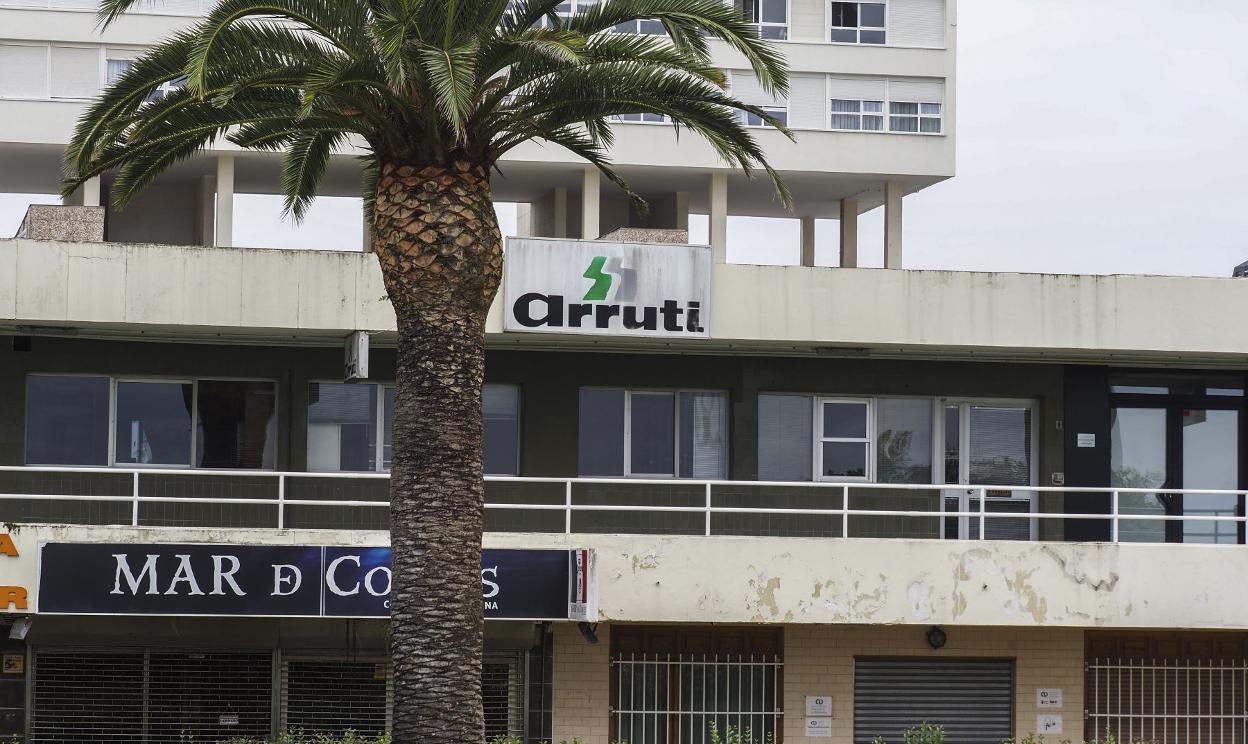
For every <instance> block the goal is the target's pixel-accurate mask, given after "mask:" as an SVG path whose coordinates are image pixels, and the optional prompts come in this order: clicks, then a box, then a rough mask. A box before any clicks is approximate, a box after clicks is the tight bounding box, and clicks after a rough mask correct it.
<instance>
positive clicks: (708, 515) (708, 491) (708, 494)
mask: <svg viewBox="0 0 1248 744" xmlns="http://www.w3.org/2000/svg"><path fill="white" fill-rule="evenodd" d="M706 536H707V537H710V536H711V482H710V481H707V482H706Z"/></svg>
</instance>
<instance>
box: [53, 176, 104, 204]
mask: <svg viewBox="0 0 1248 744" xmlns="http://www.w3.org/2000/svg"><path fill="white" fill-rule="evenodd" d="M61 204H63V205H65V206H67V207H98V206H100V177H99V176H95V177H93V178H88V179H87V180H86V181H83V182H82V185H81V186H79V187H78V188H76V189H74V193H72V194H70V195H69V196H63V197H61Z"/></svg>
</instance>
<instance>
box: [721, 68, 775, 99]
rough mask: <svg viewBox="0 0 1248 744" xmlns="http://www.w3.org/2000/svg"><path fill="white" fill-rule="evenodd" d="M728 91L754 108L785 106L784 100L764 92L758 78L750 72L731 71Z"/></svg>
mask: <svg viewBox="0 0 1248 744" xmlns="http://www.w3.org/2000/svg"><path fill="white" fill-rule="evenodd" d="M728 90H729V92H730V93H731V94H732V95H733V97H735V98H738V99H740V100H742V101H745V102H746V103H748V104H751V105H754V106H784V105H785V104H786V102H785V100H784V99H783V98H781V99H777V98H775V97H774V96H772V95H771V94H770V93H768V92H766V91H765V90H763V86H762V85H761V84H760V83H759V82H758V78H757V77H756V76H755V75H754V73H753V72H750V71H749V70H730V71H729V72H728Z"/></svg>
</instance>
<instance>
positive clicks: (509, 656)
mask: <svg viewBox="0 0 1248 744" xmlns="http://www.w3.org/2000/svg"><path fill="white" fill-rule="evenodd" d="M525 657H526V654H525V652H523V651H513V652H486V654H485V659H484V661H483V663H482V664H481V702H482V706H483V707H484V708H485V740H486V741H493V740H494V739H496V738H498V737H515V738H520V739H523V738H525V730H524V723H525V721H524V709H525V704H524V691H525V684H524V671H525V663H524V662H525Z"/></svg>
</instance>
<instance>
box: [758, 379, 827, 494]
mask: <svg viewBox="0 0 1248 744" xmlns="http://www.w3.org/2000/svg"><path fill="white" fill-rule="evenodd" d="M812 416H814V399H813V398H812V397H811V396H809V395H783V394H781V395H771V394H764V395H759V396H758V479H759V480H761V481H808V480H811V463H812V462H813V460H814V444H813V440H812V439H811V436H810V432H811V421H812V420H813V419H812Z"/></svg>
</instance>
